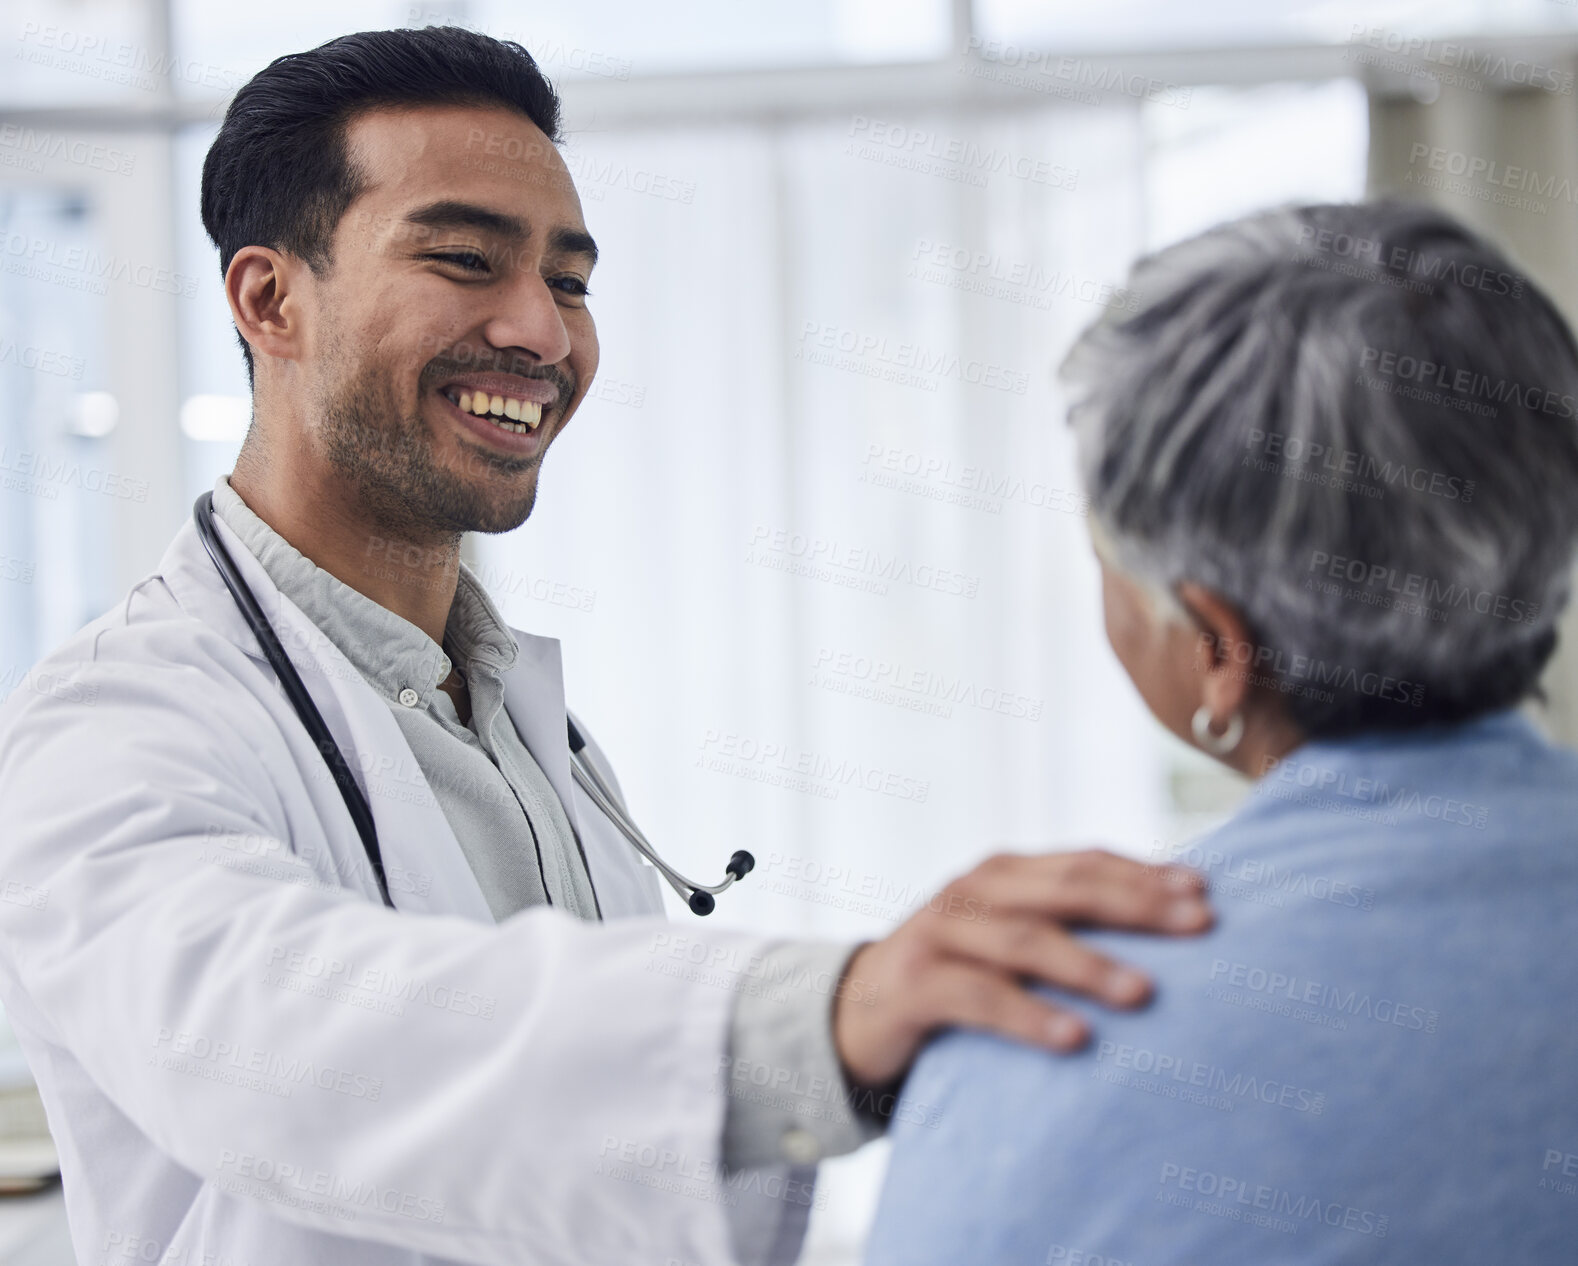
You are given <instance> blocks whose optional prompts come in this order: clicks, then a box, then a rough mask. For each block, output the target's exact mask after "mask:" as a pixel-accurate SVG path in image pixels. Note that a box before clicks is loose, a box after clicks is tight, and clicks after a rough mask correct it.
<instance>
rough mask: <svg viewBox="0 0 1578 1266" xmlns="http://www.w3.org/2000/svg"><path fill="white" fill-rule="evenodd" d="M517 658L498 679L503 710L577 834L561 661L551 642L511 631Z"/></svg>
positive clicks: (517, 630) (567, 714) (556, 649)
mask: <svg viewBox="0 0 1578 1266" xmlns="http://www.w3.org/2000/svg"><path fill="white" fill-rule="evenodd" d="M510 632H511V634H513V635H514V637H515V641H516V643H517V644H518V645H519V647H520V653H519V654H518V655H517V656H516V657H515V663H514V664H513V665H511V667H510V670H509V672H507V673H505V674H504V708H505V711H507V712H508V713H509V714H510V720H511V721H513V722H514V723H515V732H516V733H517V734H519V735H520V738H521V742H522V743H524V744H525V745H526V750H527V751H529V752H530V753H531V754H532V759H533V760H535V761H536V762H537V764H538V765H539V766H540V767H541V769H542V772H543V773H544V774H546V775H547V776H548V781H549V782H550V783H552V784H553V789H554V790H555V791H556V792H558V793H559V803H560V804H562V805H563V806H564V811H565V813H566V815H568V817H569V819H570V825H571V826H572V827H574V828H575V832H576V834H577V835H579V834H580V833H581V823H580V820H579V818H578V817H577V814H576V810H575V796H574V794H573V790H574V787H575V783H574V780H573V779H572V778H571V775H570V741H569V738H568V725H569V713H568V711H567V709H566V706H565V701H564V660H563V658H562V657H561V655H560V653H559V642H558V639H556V638H551V637H538V636H536V635H535V634H532V633H522V632H521V631H520V630H519V629H513V628H512V629H511V630H510Z"/></svg>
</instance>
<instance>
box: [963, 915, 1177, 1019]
mask: <svg viewBox="0 0 1578 1266" xmlns="http://www.w3.org/2000/svg"><path fill="white" fill-rule="evenodd" d="M932 936H933V937H934V943H935V944H936V945H937V946H938V947H939V948H940V949H942V950H943V952H945V953H947V954H949V955H950V956H952V957H954V958H959V959H965V960H971V961H974V962H978V963H980V964H981V965H982V966H983V967H987V968H990V969H992V970H994V971H997V972H1001V973H1004V974H1007V975H1017V976H1032V977H1034V978H1035V979H1037V980H1041V981H1045V982H1046V983H1047V984H1049V985H1057V986H1058V987H1060V988H1063V989H1068V990H1072V991H1073V992H1075V993H1082V994H1087V995H1088V996H1090V997H1092V998H1095V999H1096V1000H1097V1001H1099V1002H1105V1003H1106V1004H1107V1005H1109V1006H1114V1007H1137V1006H1139V1005H1141V1004H1142V1003H1144V1002H1145V1001H1147V1000H1148V999H1149V998H1150V996H1151V982H1150V980H1149V979H1148V978H1147V977H1146V976H1145V975H1144V973H1143V972H1139V971H1136V970H1135V969H1134V968H1132V967H1125V966H1124V965H1123V964H1121V963H1119V962H1117V961H1115V960H1114V959H1111V958H1108V957H1107V956H1106V955H1105V954H1101V953H1098V952H1097V951H1096V950H1093V949H1091V948H1090V946H1088V945H1086V944H1085V943H1084V942H1083V941H1081V940H1080V939H1079V938H1078V937H1075V936H1071V935H1070V934H1069V933H1067V932H1065V931H1064V930H1063V929H1062V928H1060V927H1058V926H1057V925H1056V924H1055V923H1051V922H1049V921H1047V920H1045V919H1040V918H1037V917H1035V916H1034V915H1010V916H1006V917H1003V918H997V919H992V920H989V921H984V922H983V921H974V922H966V921H964V920H961V919H940V920H938V921H937V923H936V925H935V927H934V928H933V929H932Z"/></svg>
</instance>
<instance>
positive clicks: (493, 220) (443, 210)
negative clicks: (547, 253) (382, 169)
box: [405, 200, 529, 239]
mask: <svg viewBox="0 0 1578 1266" xmlns="http://www.w3.org/2000/svg"><path fill="white" fill-rule="evenodd" d="M405 220H406V223H407V224H420V225H422V226H423V227H424V228H430V229H445V228H468V229H481V230H482V231H483V232H484V233H495V234H497V235H498V236H500V237H509V238H516V239H519V238H524V237H526V236H527V233H528V232H529V230H528V229H527V227H526V222H525V221H524V220H522V219H519V218H518V217H516V216H513V215H505V214H504V213H503V212H502V211H490V210H489V209H488V208H487V207H479V206H477V205H476V204H475V203H473V202H456V201H453V200H445V201H442V202H430V203H428V204H427V205H426V206H425V207H418V208H417V209H416V210H415V211H411V212H408V213H407V214H406V217H405Z"/></svg>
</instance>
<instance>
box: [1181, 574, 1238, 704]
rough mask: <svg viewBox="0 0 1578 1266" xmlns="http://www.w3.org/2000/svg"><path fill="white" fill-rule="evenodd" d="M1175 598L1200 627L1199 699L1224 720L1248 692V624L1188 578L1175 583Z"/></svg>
mask: <svg viewBox="0 0 1578 1266" xmlns="http://www.w3.org/2000/svg"><path fill="white" fill-rule="evenodd" d="M1178 598H1179V600H1180V601H1181V602H1182V603H1183V604H1184V606H1185V607H1186V608H1188V610H1189V612H1190V614H1191V615H1193V616H1194V618H1195V620H1196V622H1197V623H1198V624H1199V626H1200V630H1201V634H1200V637H1199V638H1198V639H1197V640H1196V644H1195V646H1196V649H1195V665H1194V666H1195V671H1196V672H1198V673H1199V674H1200V677H1201V700H1202V702H1203V703H1204V704H1205V705H1206V707H1208V708H1209V709H1210V710H1211V716H1212V717H1213V718H1215V719H1216V720H1217V721H1218V722H1219V723H1225V722H1226V721H1227V719H1228V718H1229V717H1231V716H1232V715H1233V714H1234V713H1235V712H1240V711H1242V710H1243V708H1244V704H1245V702H1246V700H1247V698H1248V695H1249V692H1250V684H1249V674H1250V671H1251V665H1253V663H1254V662H1255V650H1256V647H1255V643H1254V641H1253V640H1252V639H1251V637H1250V633H1249V626H1248V625H1247V624H1245V623H1244V618H1243V617H1242V616H1241V615H1239V614H1238V611H1237V609H1236V608H1235V607H1233V606H1232V605H1231V604H1230V603H1228V602H1226V601H1225V600H1224V599H1222V598H1220V597H1218V596H1217V595H1216V594H1214V593H1212V592H1211V591H1210V590H1209V589H1205V588H1202V587H1201V586H1200V585H1197V584H1194V583H1193V582H1192V581H1187V580H1186V581H1183V582H1182V583H1180V584H1179V586H1178Z"/></svg>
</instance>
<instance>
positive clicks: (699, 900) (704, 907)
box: [690, 890, 718, 914]
mask: <svg viewBox="0 0 1578 1266" xmlns="http://www.w3.org/2000/svg"><path fill="white" fill-rule="evenodd" d="M717 907H718V902H717V899H716V898H714V897H713V895H712V894H711V893H710V892H701V891H699V890H698V891H696V892H692V893H691V894H690V912H691V913H692V914H711V913H712V912H713V911H714V910H715V909H717Z"/></svg>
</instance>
